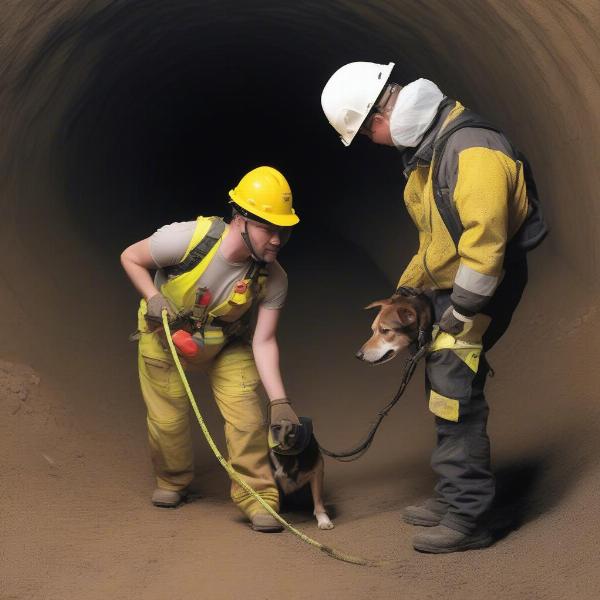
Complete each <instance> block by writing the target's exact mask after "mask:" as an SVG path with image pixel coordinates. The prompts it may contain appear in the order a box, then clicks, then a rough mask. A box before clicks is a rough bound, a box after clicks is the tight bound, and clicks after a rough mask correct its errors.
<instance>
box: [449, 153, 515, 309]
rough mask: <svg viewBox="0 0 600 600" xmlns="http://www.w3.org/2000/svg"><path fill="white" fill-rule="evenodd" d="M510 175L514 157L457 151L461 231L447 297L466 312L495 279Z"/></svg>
mask: <svg viewBox="0 0 600 600" xmlns="http://www.w3.org/2000/svg"><path fill="white" fill-rule="evenodd" d="M515 176H516V164H515V162H514V161H513V160H512V159H511V158H510V157H509V156H507V155H506V154H504V153H503V152H500V151H498V150H491V149H489V148H479V147H474V148H468V149H466V150H463V151H462V152H461V153H460V154H459V161H458V178H457V182H456V187H455V189H454V200H455V202H456V208H457V210H458V213H459V215H460V220H461V222H462V224H463V227H464V231H463V234H462V236H461V238H460V241H459V244H458V254H459V255H460V266H459V269H458V272H457V274H456V278H455V280H454V287H453V291H452V303H453V305H454V308H455V309H456V310H457V311H458V312H459V313H460V314H461V315H464V316H466V317H470V316H472V315H474V314H475V313H478V312H480V311H481V309H482V308H483V307H484V306H485V305H486V304H487V302H488V301H489V299H490V298H491V297H492V296H493V294H494V292H495V290H496V287H497V286H498V283H499V282H500V277H501V274H502V265H503V261H504V251H505V247H506V241H507V235H508V198H509V194H510V193H511V190H512V189H513V186H514V181H515Z"/></svg>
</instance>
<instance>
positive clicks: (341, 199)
mask: <svg viewBox="0 0 600 600" xmlns="http://www.w3.org/2000/svg"><path fill="white" fill-rule="evenodd" d="M0 27H1V31H2V39H3V43H2V59H1V61H0V72H1V74H2V82H3V85H2V88H1V89H0V122H1V123H2V132H3V134H2V136H1V142H0V153H1V155H0V156H1V159H2V170H1V172H0V186H1V196H0V198H1V200H0V202H1V203H2V218H1V219H0V228H1V235H0V247H1V249H2V254H3V256H4V260H3V261H2V263H1V267H0V277H1V279H2V290H3V293H2V295H1V301H0V306H1V307H2V312H1V316H0V320H1V323H2V335H1V336H0V351H1V354H0V376H1V381H2V388H3V391H2V392H1V394H2V395H1V399H2V409H3V418H2V421H1V422H2V425H1V427H2V429H1V431H2V455H3V457H4V461H3V464H4V468H3V471H4V472H3V484H2V495H1V498H2V500H3V502H2V504H3V519H2V521H3V525H2V538H3V544H2V546H3V553H2V554H3V560H2V566H1V567H0V574H1V575H2V577H1V579H2V581H3V583H2V588H3V593H2V594H1V595H2V596H3V597H6V598H32V599H33V598H48V599H50V598H52V599H54V598H56V599H59V598H60V599H64V598H85V599H86V600H87V599H92V598H98V599H100V598H102V599H105V598H125V597H127V598H144V599H152V598H165V597H167V598H168V597H171V598H192V597H194V598H197V597H201V598H215V599H217V598H241V597H244V598H274V597H280V596H281V595H282V594H284V595H285V596H286V597H288V598H300V597H302V598H304V597H309V596H311V597H315V598H325V597H331V598H342V597H344V598H361V599H362V598H365V597H367V596H371V597H373V598H431V597H434V596H438V595H441V594H443V595H444V596H445V597H448V598H458V597H460V598H474V597H484V598H500V597H516V598H542V597H543V598H565V597H567V598H597V597H598V594H599V593H600V578H599V576H598V573H597V569H596V565H597V548H598V542H597V539H598V535H599V534H600V527H599V525H598V519H597V508H596V506H597V493H598V488H599V484H600V470H599V468H598V456H599V453H598V452H599V449H600V448H599V446H600V442H599V441H598V439H599V438H598V435H597V428H598V425H599V409H598V402H597V398H598V393H597V389H596V385H598V384H599V383H600V381H599V377H598V369H597V366H596V364H597V363H596V361H597V360H598V357H599V350H598V341H600V339H599V336H598V333H597V330H596V329H595V328H596V327H597V326H598V324H599V315H598V308H597V297H598V296H597V294H598V287H599V286H598V284H599V282H600V259H599V251H600V246H599V242H598V240H599V239H600V235H599V233H600V232H599V228H600V214H599V211H600V208H599V204H598V202H597V192H596V187H597V181H596V179H597V177H596V175H597V161H598V159H599V158H600V144H599V140H600V131H599V129H600V125H599V121H598V118H597V106H598V105H599V101H600V60H599V56H600V54H599V51H600V38H599V36H598V29H599V27H600V12H599V11H598V6H597V3H595V2H592V1H589V0H571V1H569V0H556V1H553V2H544V3H543V2H538V1H535V0H511V1H510V2H504V1H501V0H450V1H443V0H426V1H420V0H381V1H374V0H369V1H360V2H359V1H356V0H327V1H320V2H317V1H312V0H311V1H306V2H300V3H294V2H285V1H284V2H281V1H280V2H275V1H270V0H249V1H247V2H241V1H240V0H220V1H216V0H202V1H200V0H196V1H194V0H172V1H171V2H158V1H156V0H144V1H142V0H121V1H116V0H115V1H107V0H91V1H89V2H85V3H82V2H74V1H72V0H53V1H52V2H46V3H43V4H42V3H37V2H32V1H30V0H23V1H21V2H18V3H9V4H8V5H7V6H5V7H4V8H3V18H2V21H1V25H0ZM357 60H366V61H374V62H378V63H388V62H390V61H393V62H395V64H396V66H395V68H394V72H393V76H392V79H393V80H394V81H397V82H399V83H402V84H405V83H408V82H410V81H413V80H414V79H416V78H419V77H425V78H428V79H431V80H433V81H435V82H436V83H437V84H438V85H439V87H440V88H441V89H442V90H443V91H444V93H445V94H446V95H448V96H449V97H451V98H456V99H459V100H460V101H461V102H462V103H463V104H465V105H466V106H468V107H470V108H472V109H474V110H476V111H477V112H479V113H480V114H482V115H484V116H485V117H486V118H488V119H490V120H492V121H493V122H495V123H497V124H498V125H499V126H501V127H502V128H503V130H504V131H506V132H507V134H508V135H509V137H510V139H511V140H512V141H513V142H514V143H515V145H517V146H518V147H519V148H520V149H521V150H522V151H523V152H524V153H525V154H526V155H527V156H528V158H529V160H530V162H531V164H532V167H533V170H534V173H535V177H536V182H537V186H538V190H539V195H540V198H541V199H542V203H543V206H544V210H545V214H546V216H547V219H548V221H549V223H550V228H551V231H550V235H549V236H548V238H547V240H546V241H545V242H544V244H543V245H542V246H540V248H539V249H536V250H535V251H534V252H532V253H531V254H530V256H529V267H530V278H529V285H528V287H527V290H526V293H525V295H524V298H523V300H522V302H521V304H520V305H519V308H518V310H517V312H516V314H515V316H514V319H513V323H512V325H511V327H510V329H509V331H508V333H507V334H506V335H505V336H504V338H503V339H502V341H501V342H500V343H499V344H498V345H497V347H495V348H494V349H493V350H492V352H491V353H490V355H489V361H490V364H491V365H492V366H493V369H494V372H495V377H494V378H493V379H491V380H490V382H489V384H488V387H487V395H488V400H489V403H490V406H491V417H490V425H489V429H490V437H491V440H492V454H493V461H494V468H495V472H496V476H497V483H498V494H497V499H496V503H497V505H496V508H495V511H494V515H495V519H496V522H495V532H496V537H497V539H496V542H495V544H494V545H493V546H492V547H491V548H489V549H486V550H484V551H477V552H467V553H461V554H455V555H450V556H447V557H432V556H427V555H422V554H418V553H415V552H414V551H413V550H412V547H411V544H410V540H411V536H412V533H413V531H412V530H411V528H410V526H409V525H407V524H405V523H403V522H402V521H401V518H400V511H401V509H402V507H403V506H405V505H407V504H411V503H414V502H415V501H418V500H422V499H424V498H426V497H427V495H428V493H429V492H430V490H431V487H432V485H433V483H434V479H433V474H432V473H431V470H430V467H429V454H430V452H431V449H432V447H433V444H434V441H435V440H434V437H435V433H434V428H433V424H432V418H431V415H430V414H429V413H428V410H427V403H426V401H425V393H424V389H423V372H422V367H420V368H419V369H418V370H417V373H416V375H415V377H414V378H413V380H412V382H411V384H410V386H409V389H408V391H407V393H406V394H405V396H404V397H403V398H402V401H401V402H400V403H399V404H398V405H397V406H396V407H395V409H394V411H393V412H392V413H391V414H390V415H389V416H388V417H387V419H386V420H385V421H384V423H383V425H382V427H381V429H380V432H379V433H378V436H377V438H376V440H375V442H374V444H373V447H372V448H371V450H370V451H369V453H368V454H367V455H366V456H365V457H364V458H362V459H361V460H360V461H357V462H355V463H350V464H339V463H335V462H332V461H327V463H326V477H325V488H326V502H327V503H328V504H329V505H331V506H332V507H333V516H334V520H335V522H336V528H335V529H334V530H333V531H332V532H321V531H318V530H316V529H315V527H314V525H313V523H312V515H310V514H306V513H302V512H298V513H293V514H292V515H291V518H292V520H293V521H294V523H295V524H296V525H298V527H299V528H301V529H303V530H306V531H307V532H309V534H310V535H313V536H314V537H318V538H319V539H320V540H321V541H322V542H323V543H326V544H328V545H332V546H335V547H336V548H341V549H344V550H345V551H347V552H351V553H353V554H360V555H368V556H369V557H370V558H372V559H376V560H380V561H382V562H381V564H380V566H379V567H377V568H361V567H356V566H350V565H346V564H342V563H339V562H336V561H333V560H331V559H330V558H327V557H326V556H324V555H322V554H320V553H319V552H317V551H315V550H314V549H312V548H310V547H309V546H305V545H303V544H302V543H300V542H299V541H298V540H296V539H294V538H292V536H290V535H288V534H282V535H278V536H258V537H257V535H256V534H253V532H251V531H250V530H249V529H248V527H247V525H246V524H245V523H244V521H243V519H242V518H241V516H240V515H238V514H237V513H236V511H235V509H234V507H233V506H232V505H231V503H230V502H229V499H228V491H227V489H228V483H227V475H226V474H225V473H224V472H223V471H222V470H221V468H220V466H219V464H218V463H217V462H216V461H215V459H214V457H213V456H212V454H211V452H210V450H209V448H208V446H207V445H206V443H205V442H204V440H203V438H202V435H201V432H200V430H199V428H194V444H195V459H196V481H197V484H198V489H199V495H200V497H199V498H198V499H197V501H195V502H193V503H190V504H188V505H186V506H184V507H183V508H181V509H178V510H176V511H166V514H165V511H160V510H157V509H155V508H153V507H152V506H151V504H150V502H149V495H150V492H151V489H152V487H153V477H152V471H151V465H150V461H149V456H148V450H147V441H146V429H145V408H144V405H143V401H142V398H141V395H140V392H139V385H138V380H137V371H136V349H135V346H134V345H133V344H131V343H129V342H128V339H127V338H128V334H129V333H131V332H132V330H134V329H135V327H136V318H135V313H136V307H137V304H138V301H139V298H138V295H137V293H136V291H135V290H134V289H133V287H132V286H131V284H130V283H129V281H128V280H127V278H126V276H125V274H124V273H123V271H122V269H121V266H120V264H119V255H120V253H121V252H122V250H123V249H124V248H125V247H127V246H128V245H130V244H132V243H133V242H135V241H137V240H140V239H143V238H145V237H148V236H149V235H151V234H152V233H153V232H154V231H155V230H156V229H157V228H158V227H160V226H162V225H164V224H166V223H171V222H176V221H186V220H191V219H194V218H195V217H196V216H197V215H205V216H208V215H221V216H226V217H228V216H229V211H230V207H229V205H228V204H227V201H228V195H227V194H228V191H229V190H230V189H231V188H233V187H234V186H235V185H236V183H237V182H238V181H239V179H240V178H241V176H242V175H243V174H244V173H246V172H247V171H248V170H250V169H252V168H254V167H256V166H259V165H272V166H274V167H276V168H278V169H280V170H281V171H282V172H283V173H285V175H286V177H287V178H288V180H289V182H290V185H291V188H292V190H293V195H294V203H295V206H296V210H297V212H298V214H299V215H300V217H301V223H300V224H299V226H298V227H297V228H296V231H295V232H294V234H293V236H292V239H291V240H290V243H289V244H288V246H286V248H285V249H284V250H283V251H282V252H281V256H280V262H281V264H282V266H283V267H284V268H285V270H286V271H287V274H288V278H289V295H288V300H287V302H286V307H285V309H284V311H283V314H282V319H281V323H280V328H279V334H278V337H279V342H280V346H281V362H282V371H283V376H284V379H285V382H286V388H287V390H288V393H289V395H290V397H291V398H292V399H293V402H294V406H295V407H296V408H297V409H298V411H299V412H300V413H302V414H306V415H310V416H312V418H313V420H314V422H315V427H316V432H317V434H318V437H319V441H320V442H321V443H323V444H324V445H327V446H331V447H337V448H340V447H349V446H351V445H352V444H353V443H354V442H355V441H356V440H357V439H358V438H360V437H361V436H362V435H363V434H364V432H365V431H366V429H367V428H368V425H369V423H370V422H372V420H373V418H374V415H375V414H376V413H377V411H378V410H379V409H380V408H381V407H382V406H384V405H385V404H387V402H388V401H389V400H390V399H391V397H392V396H393V394H394V393H395V391H396V389H397V387H398V385H399V382H400V378H401V375H402V361H401V360H400V359H398V360H396V361H392V362H390V363H388V364H386V365H382V366H378V367H368V366H366V365H363V364H360V363H358V362H357V361H356V359H355V358H354V353H355V352H356V350H357V349H358V348H359V347H360V345H361V344H362V343H363V342H364V340H365V339H366V338H367V337H368V335H369V332H370V325H371V321H372V318H373V314H372V313H370V312H367V311H364V310H363V307H364V306H365V305H367V304H368V303H369V302H371V301H373V300H376V299H378V298H385V297H387V296H389V295H390V294H391V293H392V291H393V290H394V289H395V284H396V282H397V280H398V277H399V275H400V273H401V272H402V269H403V267H404V265H405V264H406V263H407V262H408V260H409V259H410V257H411V256H412V254H413V253H414V252H415V249H416V246H417V243H418V241H417V233H416V230H415V229H414V226H413V224H412V222H411V221H410V219H409V217H408V215H407V213H406V210H405V208H404V204H403V201H402V189H403V185H404V182H403V177H402V167H401V164H400V161H399V156H398V153H397V152H395V151H394V150H393V149H390V148H383V147H379V146H375V145H371V144H369V143H368V141H367V140H364V139H362V140H358V141H357V142H356V143H354V144H353V145H352V146H351V147H350V148H344V147H343V146H342V144H341V143H340V141H339V139H338V138H337V136H336V135H335V132H334V131H333V130H332V129H331V127H330V125H329V124H328V123H327V121H326V119H325V118H324V115H323V113H322V110H321V105H320V94H321V90H322V88H323V86H324V84H325V82H326V81H327V79H328V77H329V76H330V75H331V74H332V73H333V72H334V71H335V70H336V69H337V68H338V67H340V66H341V65H343V64H345V63H347V62H352V61H357ZM191 381H192V385H193V387H194V390H195V392H196V395H197V398H198V399H199V403H200V405H201V408H202V411H203V413H204V414H205V417H206V420H207V424H208V426H209V429H210V430H211V431H212V432H213V433H214V435H215V438H216V440H217V443H218V444H219V445H220V447H221V448H224V437H223V434H222V420H221V417H220V415H219V414H218V411H217V409H216V407H215V406H214V402H213V400H212V397H211V394H210V392H209V389H208V386H207V384H206V382H205V381H204V379H203V378H201V377H194V378H192V380H191Z"/></svg>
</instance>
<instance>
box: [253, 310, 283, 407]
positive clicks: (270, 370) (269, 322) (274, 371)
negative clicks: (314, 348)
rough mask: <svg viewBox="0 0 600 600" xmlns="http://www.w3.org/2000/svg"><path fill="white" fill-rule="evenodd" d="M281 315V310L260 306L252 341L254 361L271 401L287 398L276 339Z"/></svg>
mask: <svg viewBox="0 0 600 600" xmlns="http://www.w3.org/2000/svg"><path fill="white" fill-rule="evenodd" d="M280 314H281V310H280V309H272V308H265V307H264V306H260V307H259V308H258V319H257V322H256V328H255V330H254V337H253V340H252V352H253V353H254V361H255V362H256V368H257V369H258V374H259V375H260V379H261V381H262V384H263V386H264V388H265V391H266V392H267V396H268V397H269V400H275V399H278V398H285V396H286V394H285V388H284V386H283V380H282V378H281V371H280V369H279V345H278V343H277V337H276V333H277V324H278V322H279V315H280Z"/></svg>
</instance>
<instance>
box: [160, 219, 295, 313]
mask: <svg viewBox="0 0 600 600" xmlns="http://www.w3.org/2000/svg"><path fill="white" fill-rule="evenodd" d="M195 228H196V221H185V222H183V223H171V224H170V225H165V226H164V227H161V228H160V229H158V230H157V231H155V232H154V233H153V234H152V235H151V236H150V254H151V255H152V259H153V260H154V262H155V264H156V267H157V268H158V271H157V272H156V276H155V278H154V284H155V285H156V287H157V288H158V289H160V286H161V285H162V284H163V283H165V282H166V281H167V277H166V275H165V272H164V271H163V270H162V268H163V267H169V266H171V265H176V264H178V263H179V262H181V259H182V258H183V256H184V255H185V251H186V250H187V248H188V246H189V244H190V241H191V239H192V236H193V234H194V230H195ZM251 262H252V261H251V260H247V261H244V262H239V263H232V262H229V261H228V260H226V259H225V257H224V256H223V253H222V252H221V248H218V249H217V251H216V252H215V255H214V257H213V259H212V260H211V261H210V264H209V265H208V266H207V267H206V270H205V271H204V273H202V276H201V277H200V279H199V280H198V283H197V285H198V287H207V288H208V289H209V290H210V292H211V294H212V300H211V303H210V306H209V310H211V309H213V308H215V307H216V306H218V305H219V304H222V303H223V302H225V301H226V300H227V299H228V298H229V296H230V294H231V291H232V289H233V286H234V285H235V284H236V283H237V282H238V281H240V280H241V279H244V276H245V275H246V273H247V272H248V269H249V268H250V265H251ZM267 271H268V273H269V276H268V277H267V283H266V290H265V295H264V298H263V300H262V301H261V303H260V306H263V307H264V308H272V309H277V308H281V307H282V306H283V305H284V304H285V298H286V296H287V286H288V284H287V275H286V273H285V271H284V270H283V268H282V267H281V265H280V264H279V263H278V262H277V261H275V262H272V263H269V264H268V265H267Z"/></svg>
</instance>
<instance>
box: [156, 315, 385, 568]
mask: <svg viewBox="0 0 600 600" xmlns="http://www.w3.org/2000/svg"><path fill="white" fill-rule="evenodd" d="M162 322H163V327H164V329H165V333H166V337H167V342H168V343H169V348H170V350H171V355H172V357H173V360H174V362H175V366H176V367H177V371H178V372H179V376H180V377H181V381H182V383H183V386H184V387H185V391H186V392H187V396H188V398H189V400H190V404H191V405H192V409H193V410H194V413H195V414H196V418H197V419H198V423H199V425H200V429H202V433H203V434H204V437H205V438H206V441H207V442H208V445H209V446H210V449H211V450H212V451H213V454H214V455H215V457H216V458H217V460H218V461H219V463H220V464H221V466H222V467H223V468H224V469H225V470H226V471H227V473H228V475H229V477H231V479H233V480H234V481H235V482H236V483H238V484H239V485H240V486H241V487H242V488H243V489H244V490H245V491H246V492H248V493H249V494H251V495H252V496H253V497H254V499H255V500H256V501H257V502H258V503H259V504H260V505H261V506H262V507H263V508H264V509H265V510H266V511H267V512H268V513H269V514H270V515H271V516H272V517H274V518H275V519H277V521H279V523H281V524H282V525H283V526H284V527H285V528H286V529H287V530H288V531H290V532H291V533H293V534H294V535H295V536H296V537H298V538H300V539H301V540H302V541H303V542H305V543H307V544H309V545H311V546H314V547H315V548H318V549H319V550H321V552H324V553H325V554H327V556H331V557H332V558H335V559H337V560H341V561H343V562H347V563H351V564H353V565H364V566H378V565H379V564H380V563H378V562H376V561H372V560H368V559H366V558H362V557H360V556H353V555H352V554H346V553H345V552H342V551H340V550H337V549H335V548H332V547H330V546H325V544H322V543H321V542H318V541H317V540H314V539H312V538H310V537H308V536H307V535H306V534H305V533H302V532H301V531H300V530H299V529H296V528H295V527H294V526H293V525H290V523H288V522H287V521H286V520H285V519H284V518H283V517H282V516H280V515H279V513H277V511H275V510H274V509H273V508H272V507H271V506H270V505H269V504H267V503H266V502H265V500H264V499H263V498H261V497H260V495H259V494H258V493H257V492H256V491H255V490H254V489H253V488H252V487H251V486H250V485H248V484H247V483H246V482H245V481H244V479H242V477H240V475H239V473H238V472H237V471H236V470H235V469H234V468H233V467H232V466H231V465H230V464H229V463H228V462H227V461H226V460H225V458H223V455H222V454H221V452H220V451H219V449H218V448H217V445H216V444H215V442H214V440H213V438H212V436H211V435H210V432H209V431H208V428H207V427H206V424H205V422H204V419H203V417H202V414H201V413H200V409H199V408H198V405H197V404H196V400H195V398H194V394H193V393H192V390H191V388H190V384H189V382H188V380H187V377H186V376H185V373H184V371H183V367H182V366H181V362H180V361H179V356H178V355H177V351H176V350H175V345H174V344H173V340H172V338H171V329H170V327H169V319H168V314H167V310H166V309H163V311H162Z"/></svg>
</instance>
